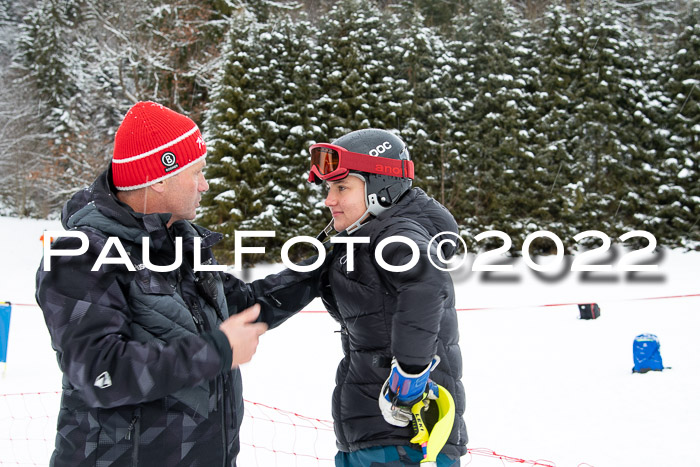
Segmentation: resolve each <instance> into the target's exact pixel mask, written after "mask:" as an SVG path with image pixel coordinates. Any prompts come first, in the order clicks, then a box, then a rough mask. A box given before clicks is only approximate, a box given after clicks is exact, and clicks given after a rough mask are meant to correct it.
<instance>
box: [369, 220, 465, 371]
mask: <svg viewBox="0 0 700 467" xmlns="http://www.w3.org/2000/svg"><path fill="white" fill-rule="evenodd" d="M390 236H401V237H405V238H406V239H407V240H408V241H412V242H413V243H415V245H416V246H417V247H418V252H417V258H418V262H417V263H416V264H415V266H413V267H412V268H410V269H409V270H407V271H405V272H391V271H389V270H387V269H386V268H384V267H382V266H380V265H379V264H376V263H375V266H376V267H377V269H378V271H379V275H380V276H381V277H382V280H383V282H384V284H385V286H386V287H388V289H389V290H388V292H389V293H391V294H394V295H395V297H396V310H394V314H393V318H392V322H391V351H392V354H393V356H395V357H396V359H397V360H398V361H399V363H400V364H401V365H402V367H404V368H406V367H408V368H413V369H422V368H425V367H426V366H427V365H428V364H429V363H430V361H431V360H432V358H433V356H434V355H435V354H436V353H437V343H438V333H439V331H440V322H441V321H442V315H443V313H444V310H445V302H446V301H447V300H449V296H450V295H449V292H448V287H447V286H448V284H451V283H452V278H451V277H450V275H449V274H448V273H447V272H445V271H441V270H440V269H438V268H436V267H435V266H433V264H432V263H431V262H430V258H429V255H432V258H433V262H435V258H436V251H435V248H433V251H432V252H430V251H429V250H428V246H429V243H430V236H429V235H428V233H427V232H426V231H425V230H424V229H423V228H422V227H421V226H419V225H418V224H416V225H413V224H412V223H409V222H403V223H401V224H400V225H396V224H395V225H393V226H391V227H390V228H389V229H387V230H385V231H384V232H382V233H381V234H380V235H379V236H378V237H377V238H376V239H373V241H372V244H373V248H372V254H374V253H375V251H376V246H377V245H378V243H379V242H380V241H381V240H382V239H385V238H388V237H390ZM382 258H383V259H384V261H385V262H386V263H388V264H390V265H394V266H400V265H405V264H408V263H409V261H411V260H412V259H413V258H414V252H413V251H412V249H411V247H410V246H409V245H407V244H405V243H401V242H392V243H389V244H387V245H386V246H385V247H384V248H383V250H382ZM437 264H438V265H439V263H437Z"/></svg>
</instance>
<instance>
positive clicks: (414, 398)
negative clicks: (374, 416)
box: [379, 355, 440, 426]
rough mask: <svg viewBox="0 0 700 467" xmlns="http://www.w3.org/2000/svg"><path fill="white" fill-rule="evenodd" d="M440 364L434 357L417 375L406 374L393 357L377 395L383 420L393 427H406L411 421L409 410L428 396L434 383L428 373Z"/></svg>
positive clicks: (411, 416)
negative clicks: (386, 376)
mask: <svg viewBox="0 0 700 467" xmlns="http://www.w3.org/2000/svg"><path fill="white" fill-rule="evenodd" d="M438 363H440V357H438V356H437V355H435V357H433V361H432V362H430V365H428V366H427V367H426V368H425V369H424V370H423V371H421V372H420V373H418V374H410V373H406V372H405V371H404V370H403V369H402V368H401V365H399V362H398V361H397V360H396V357H394V358H393V359H392V360H391V373H390V374H389V377H388V378H387V380H386V381H385V382H384V385H383V386H382V390H381V391H380V393H379V409H380V410H381V412H382V415H383V416H384V420H386V422H387V423H390V424H391V425H394V426H407V425H408V424H409V423H410V422H411V420H412V419H413V415H412V413H411V408H412V407H413V405H414V404H416V403H417V402H420V401H422V400H423V399H425V398H426V397H428V396H429V395H430V391H431V388H433V387H434V383H432V381H430V372H431V371H432V370H433V369H434V368H435V367H436V366H437V365H438Z"/></svg>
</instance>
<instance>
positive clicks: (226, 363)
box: [202, 329, 233, 373]
mask: <svg viewBox="0 0 700 467" xmlns="http://www.w3.org/2000/svg"><path fill="white" fill-rule="evenodd" d="M202 338H203V339H204V340H205V341H207V342H208V343H209V344H210V345H212V346H213V347H214V348H215V349H216V352H217V353H218V354H219V356H220V357H221V367H220V368H219V373H224V372H226V371H230V370H231V365H233V349H232V348H231V343H230V342H229V341H228V337H226V334H224V332H223V331H220V330H218V329H214V330H212V331H211V332H207V333H204V334H202Z"/></svg>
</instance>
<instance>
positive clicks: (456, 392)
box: [309, 129, 467, 467]
mask: <svg viewBox="0 0 700 467" xmlns="http://www.w3.org/2000/svg"><path fill="white" fill-rule="evenodd" d="M310 153H311V171H310V174H309V181H310V182H314V183H323V184H324V185H325V187H326V188H327V190H328V193H327V196H326V201H325V204H326V206H328V208H329V209H330V211H331V214H332V216H333V220H332V221H331V223H330V224H329V226H328V227H327V228H326V229H325V230H324V232H323V233H322V234H321V235H319V238H324V237H327V236H328V234H329V233H330V232H331V230H332V229H331V226H332V227H333V229H334V230H335V231H336V232H338V233H337V235H335V237H334V239H333V245H332V247H331V250H330V251H329V253H328V257H327V258H326V261H325V262H324V265H323V266H322V270H321V275H320V277H321V279H320V281H321V284H320V287H319V290H320V294H321V297H322V299H323V302H324V304H325V306H326V309H327V310H328V312H329V313H330V314H331V316H332V317H333V318H334V319H335V320H336V321H338V323H339V324H340V328H341V329H340V333H341V334H340V335H341V341H342V346H343V352H344V358H343V360H342V361H341V362H340V364H339V365H338V370H337V375H336V387H335V390H334V393H333V419H334V422H335V433H336V438H337V446H338V449H339V452H338V454H337V455H336V466H370V465H371V466H373V467H380V466H400V465H403V466H409V465H418V464H419V463H420V461H421V460H423V459H424V454H425V449H423V450H422V449H421V445H420V444H421V443H420V441H417V440H416V439H414V435H416V431H415V430H416V428H417V427H416V426H415V425H414V424H413V423H411V422H412V421H413V419H414V418H416V415H414V414H417V418H421V419H422V420H421V421H424V422H425V424H426V425H427V428H428V432H429V433H430V438H431V441H433V440H434V442H435V443H439V446H438V447H437V449H438V450H439V451H440V454H439V456H437V465H438V466H440V467H445V466H457V465H459V458H460V456H462V455H464V454H465V453H466V452H467V450H466V444H467V432H466V427H465V424H464V421H463V418H462V416H463V414H464V405H465V403H464V399H465V396H464V388H463V386H462V383H461V377H462V354H461V351H460V348H459V344H458V341H459V329H458V323H457V314H456V311H455V306H454V301H455V297H454V286H453V284H452V280H451V278H450V275H449V274H448V273H447V272H445V271H444V270H441V269H439V268H438V267H436V266H441V267H443V268H444V260H446V259H449V258H450V257H452V256H453V255H454V253H455V250H456V248H455V245H456V243H455V242H454V241H450V240H449V236H450V235H451V234H452V235H453V236H454V235H456V234H457V224H456V222H455V220H454V218H453V217H452V215H451V214H450V213H449V212H448V211H447V209H445V208H444V207H443V206H442V205H441V204H439V203H438V202H437V201H436V200H434V199H433V198H431V197H429V196H428V195H427V194H426V193H425V192H423V190H421V189H420V188H411V184H412V179H413V162H412V161H411V160H410V157H409V153H408V149H407V147H406V144H405V143H404V142H403V141H402V140H401V139H400V138H398V137H397V136H395V135H394V134H392V133H390V132H388V131H385V130H379V129H365V130H359V131H354V132H352V133H349V134H347V135H345V136H343V137H341V138H339V139H337V140H336V141H334V142H333V143H332V144H326V143H321V144H315V145H313V146H311V148H310ZM358 237H366V238H368V240H367V242H366V243H364V242H360V240H361V239H360V238H358ZM390 237H403V240H396V239H390ZM387 239H389V240H387ZM431 239H432V242H431ZM411 241H412V242H414V243H415V245H417V246H418V251H414V250H413V249H412V248H411V246H410V245H409V242H411ZM341 242H342V243H341ZM347 242H357V243H354V244H348V243H347ZM438 249H440V250H441V251H438ZM377 254H379V255H380V257H381V258H382V259H383V260H384V262H383V263H381V264H380V263H379V262H378V260H377V259H376V257H375V255H377ZM441 260H442V262H441ZM412 261H414V262H415V265H413V266H412V267H410V269H408V270H405V271H402V272H392V271H391V270H390V269H394V268H393V267H392V266H396V267H399V268H400V267H401V266H402V265H404V266H408V265H409V264H410V262H412ZM416 261H417V262H416ZM436 384H437V385H440V386H441V387H442V388H443V389H442V391H441V393H440V391H439V390H438V389H437V387H436ZM445 390H446V391H445ZM446 392H448V393H449V394H451V396H452V398H453V400H452V402H451V404H449V405H451V407H450V410H453V411H454V422H453V423H450V424H447V425H442V424H441V425H438V423H437V421H439V419H440V418H441V417H444V416H445V414H444V413H442V412H443V410H442V409H443V405H444V404H443V405H439V404H437V403H436V400H435V399H438V400H439V401H441V402H442V401H444V399H441V397H443V398H444V397H447V395H446V394H445V393H446ZM426 402H427V403H426ZM416 407H417V408H418V409H416ZM412 409H414V412H412ZM452 416H453V414H452V413H450V414H449V417H452ZM450 422H451V420H450ZM438 426H439V428H438ZM445 426H447V427H448V428H447V429H446V430H447V432H446V433H437V431H440V430H443V431H444V430H445ZM450 427H451V430H450ZM438 439H439V440H438ZM412 440H413V442H412ZM431 441H428V442H427V444H428V446H429V445H430V442H431ZM424 447H425V446H424ZM428 449H429V448H428ZM422 465H425V464H422Z"/></svg>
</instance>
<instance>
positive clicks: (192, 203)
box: [164, 160, 209, 224]
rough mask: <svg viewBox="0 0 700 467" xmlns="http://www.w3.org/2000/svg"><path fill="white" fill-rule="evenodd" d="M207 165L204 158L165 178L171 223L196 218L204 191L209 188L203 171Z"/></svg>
mask: <svg viewBox="0 0 700 467" xmlns="http://www.w3.org/2000/svg"><path fill="white" fill-rule="evenodd" d="M205 165H206V161H204V160H202V161H201V162H197V163H196V164H193V165H192V166H191V167H188V168H187V169H185V170H183V171H182V172H180V173H179V174H177V175H175V176H174V177H171V178H168V179H166V180H165V187H166V188H165V193H164V194H165V195H166V199H167V212H170V213H172V215H173V217H172V218H171V219H170V224H172V223H173V222H177V221H180V220H193V219H194V218H195V215H196V214H197V208H198V207H199V202H200V201H201V200H202V193H204V192H205V191H207V190H208V189H209V184H208V183H207V181H206V179H205V178H204V173H203V172H202V171H203V170H204V166H205Z"/></svg>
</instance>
